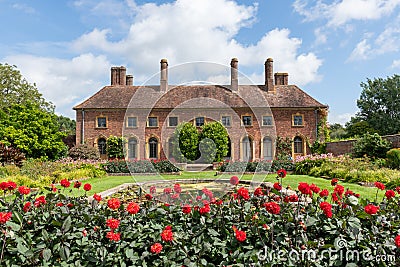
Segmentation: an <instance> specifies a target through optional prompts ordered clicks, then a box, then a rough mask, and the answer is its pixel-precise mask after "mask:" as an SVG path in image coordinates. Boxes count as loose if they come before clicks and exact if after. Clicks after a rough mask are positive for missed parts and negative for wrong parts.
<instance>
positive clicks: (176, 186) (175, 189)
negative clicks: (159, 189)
mask: <svg viewBox="0 0 400 267" xmlns="http://www.w3.org/2000/svg"><path fill="white" fill-rule="evenodd" d="M174 191H175V193H177V194H180V193H181V192H182V188H181V185H180V184H175V185H174Z"/></svg>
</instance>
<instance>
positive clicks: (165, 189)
mask: <svg viewBox="0 0 400 267" xmlns="http://www.w3.org/2000/svg"><path fill="white" fill-rule="evenodd" d="M171 193H172V189H171V188H169V187H167V188H164V194H167V195H169V194H171Z"/></svg>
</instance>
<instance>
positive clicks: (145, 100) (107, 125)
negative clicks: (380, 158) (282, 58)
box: [73, 58, 328, 161]
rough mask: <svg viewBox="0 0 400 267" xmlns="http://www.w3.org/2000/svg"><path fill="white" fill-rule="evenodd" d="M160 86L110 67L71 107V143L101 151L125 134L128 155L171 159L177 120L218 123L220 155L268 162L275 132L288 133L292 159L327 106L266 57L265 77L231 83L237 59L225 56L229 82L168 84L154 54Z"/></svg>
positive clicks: (165, 64)
mask: <svg viewBox="0 0 400 267" xmlns="http://www.w3.org/2000/svg"><path fill="white" fill-rule="evenodd" d="M160 63H161V68H160V69H161V71H160V74H159V75H160V84H159V85H156V86H153V85H152V86H150V85H149V86H148V85H143V86H135V85H133V76H132V75H126V68H125V67H122V66H121V67H112V68H111V85H110V86H105V87H103V88H102V89H100V90H99V91H98V92H97V93H95V94H94V95H93V96H91V97H89V98H88V99H87V100H85V101H84V102H82V103H81V104H79V105H77V106H75V107H74V108H73V109H74V110H75V111H76V143H77V144H83V143H87V144H90V145H93V146H95V147H98V149H99V151H100V154H101V156H102V158H105V157H106V156H107V155H106V141H107V138H108V137H110V136H124V137H125V138H126V139H127V144H126V156H127V158H128V159H163V158H169V159H171V157H172V145H171V136H172V134H173V132H174V130H175V128H176V126H177V125H178V124H179V123H181V122H192V123H193V124H194V125H195V126H196V127H200V126H202V125H203V124H204V123H207V122H209V121H220V122H221V123H222V124H223V125H224V126H225V128H226V129H227V132H228V134H229V147H230V149H229V153H228V156H227V158H229V159H230V160H233V161H237V160H243V161H245V160H272V159H273V157H274V153H275V149H274V147H275V145H274V144H275V142H276V138H277V137H282V138H287V137H288V138H290V139H291V140H292V141H293V142H292V157H293V158H294V157H295V156H298V155H305V154H306V153H308V152H310V151H309V147H308V146H307V143H312V142H314V141H315V140H316V139H317V138H318V124H319V123H320V122H321V121H324V119H326V116H327V113H328V106H327V105H323V104H321V103H319V102H318V101H316V100H315V99H314V98H312V97H311V96H309V95H308V94H307V93H305V92H304V91H303V90H301V89H300V88H299V87H297V86H296V85H289V84H288V73H275V74H274V73H273V60H272V59H271V58H268V59H267V60H266V61H265V65H264V68H265V69H264V70H265V83H264V84H261V85H242V84H239V82H238V79H239V78H238V60H237V59H236V58H234V59H232V61H231V64H230V66H231V68H230V72H231V77H230V80H231V84H230V85H225V86H224V85H217V84H185V85H169V84H168V62H167V60H166V59H162V60H161V62H160Z"/></svg>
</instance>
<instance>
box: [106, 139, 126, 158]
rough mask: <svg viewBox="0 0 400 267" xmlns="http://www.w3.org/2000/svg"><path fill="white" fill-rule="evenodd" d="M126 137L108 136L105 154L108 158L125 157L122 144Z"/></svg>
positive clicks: (123, 144)
mask: <svg viewBox="0 0 400 267" xmlns="http://www.w3.org/2000/svg"><path fill="white" fill-rule="evenodd" d="M125 144H126V139H125V138H124V137H117V136H110V137H109V138H107V156H108V158H110V159H123V158H125V153H124V146H125Z"/></svg>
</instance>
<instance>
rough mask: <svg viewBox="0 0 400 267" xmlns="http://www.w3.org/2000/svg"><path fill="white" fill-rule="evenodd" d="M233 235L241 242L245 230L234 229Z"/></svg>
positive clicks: (244, 238) (244, 237)
mask: <svg viewBox="0 0 400 267" xmlns="http://www.w3.org/2000/svg"><path fill="white" fill-rule="evenodd" d="M235 236H236V240H237V241H239V242H243V241H245V240H246V232H245V231H240V230H236V231H235Z"/></svg>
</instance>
